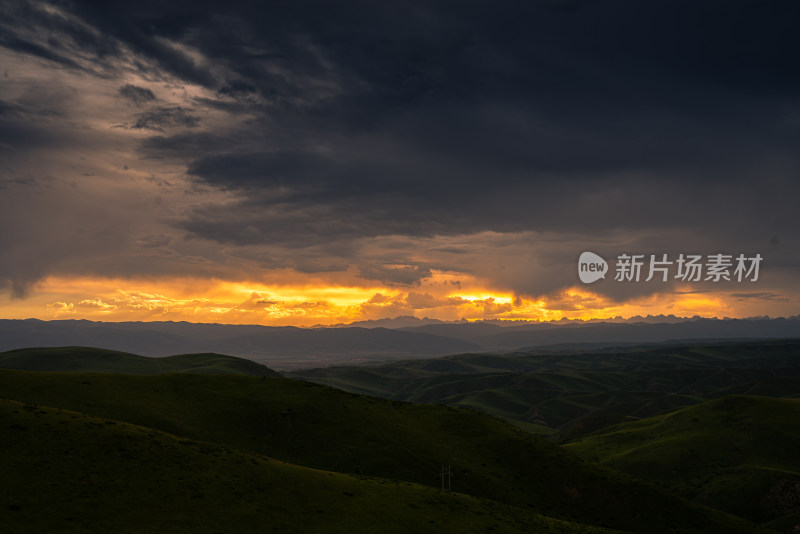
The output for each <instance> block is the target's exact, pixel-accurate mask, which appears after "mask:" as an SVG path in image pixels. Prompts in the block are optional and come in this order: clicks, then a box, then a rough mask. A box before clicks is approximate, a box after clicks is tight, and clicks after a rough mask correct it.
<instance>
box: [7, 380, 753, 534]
mask: <svg viewBox="0 0 800 534" xmlns="http://www.w3.org/2000/svg"><path fill="white" fill-rule="evenodd" d="M0 395H1V396H3V397H6V398H9V399H14V400H18V401H22V402H28V403H36V404H39V405H48V406H56V407H59V408H64V409H70V410H76V411H82V412H85V413H88V414H92V415H95V416H99V417H102V418H106V419H113V420H119V421H126V422H129V423H133V424H137V425H141V426H146V427H150V428H155V429H159V430H161V431H165V432H168V433H170V434H173V435H178V436H182V437H186V438H189V439H193V440H200V441H204V442H211V443H217V444H221V445H223V446H225V447H231V448H236V449H239V450H243V451H250V452H255V453H258V454H264V455H267V456H271V457H273V458H276V459H280V460H283V461H288V462H291V463H293V464H299V465H305V466H309V467H314V468H317V469H324V470H330V471H337V472H345V473H353V474H361V475H369V476H380V477H384V478H391V479H395V480H405V481H409V482H415V483H421V484H426V485H430V486H438V485H439V484H440V480H439V478H438V476H439V474H440V468H441V465H442V464H450V465H452V466H453V468H454V471H455V477H454V480H453V482H452V487H453V490H454V491H457V492H461V493H468V494H470V495H473V496H476V497H480V498H487V499H491V500H494V501H497V502H501V503H504V504H508V505H512V506H517V507H521V508H526V509H530V510H532V511H534V512H537V513H540V514H543V515H546V516H549V517H556V518H560V519H566V520H571V521H577V522H581V523H588V524H593V525H598V526H609V527H612V528H617V529H621V530H628V531H632V532H672V531H674V530H676V529H677V530H679V531H681V532H698V533H700V532H702V533H713V532H720V533H722V532H724V533H733V532H741V533H745V532H747V533H751V532H754V530H753V529H754V526H753V525H752V524H745V523H742V522H739V520H737V519H734V518H732V517H730V516H723V515H720V514H718V513H716V512H714V511H711V510H709V509H703V508H699V507H694V506H690V505H688V504H687V503H684V502H683V501H680V500H678V499H676V498H672V497H669V496H668V495H666V494H664V493H662V492H659V491H657V490H655V489H653V488H650V487H648V486H646V485H642V484H640V483H636V482H633V481H631V480H629V479H628V478H627V477H625V476H622V475H618V474H616V473H614V472H613V471H611V470H607V469H604V468H600V467H596V466H594V465H592V464H591V463H589V462H587V461H584V460H581V459H580V458H578V457H577V456H574V455H573V454H571V453H569V452H567V451H564V450H563V449H561V448H560V447H558V446H557V445H555V444H552V443H549V442H547V441H544V440H542V439H540V438H537V437H535V436H532V435H530V434H527V433H524V432H521V431H519V430H517V429H515V428H513V427H511V426H509V425H507V424H505V423H503V422H501V421H498V420H497V419H494V418H492V417H490V416H487V415H484V414H480V413H477V412H472V411H468V410H463V409H455V408H449V407H442V406H430V405H412V404H406V403H399V402H391V401H384V400H381V399H375V398H369V397H363V396H357V395H352V394H348V393H345V392H342V391H338V390H332V389H329V388H324V387H321V386H317V385H314V384H310V383H304V382H297V381H292V380H287V379H281V378H253V377H245V376H210V375H188V374H172V375H153V376H132V375H99V374H95V375H87V374H78V373H69V374H65V373H60V374H51V373H31V372H24V371H0Z"/></svg>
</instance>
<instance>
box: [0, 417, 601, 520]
mask: <svg viewBox="0 0 800 534" xmlns="http://www.w3.org/2000/svg"><path fill="white" fill-rule="evenodd" d="M0 428H3V439H2V440H0V480H2V481H3V484H2V485H0V523H2V531H3V532H4V533H5V534H15V533H24V534H28V533H31V532H80V533H84V532H118V533H141V532H170V533H182V532H186V533H193V534H194V533H223V532H224V533H242V532H275V533H291V532H303V533H305V532H325V533H328V532H342V533H349V532H365V533H367V532H368V533H374V532H397V533H405V532H432V533H433V532H437V533H438V532H507V533H516V532H532V533H533V532H537V533H539V532H541V533H545V534H548V533H552V534H556V533H567V532H575V533H586V534H590V533H598V534H599V533H601V532H610V531H605V530H602V529H598V528H592V527H587V526H582V525H577V524H572V523H566V522H562V521H556V520H553V519H549V518H545V517H542V516H539V515H536V514H534V513H533V512H531V511H529V510H522V509H517V508H513V507H510V506H504V505H501V504H497V503H494V502H491V501H487V500H481V499H476V498H474V497H470V496H466V495H460V494H455V493H451V494H446V493H442V492H440V491H437V490H435V489H432V488H429V487H426V486H421V485H418V484H410V483H404V482H394V481H389V480H382V479H367V478H364V477H354V476H351V475H343V474H339V473H332V472H325V471H318V470H314V469H310V468H306V467H300V466H295V465H291V464H286V463H283V462H279V461H275V460H270V459H268V458H265V457H263V456H260V455H256V454H252V453H247V452H244V451H240V450H233V449H230V448H226V447H223V446H219V445H213V444H209V443H202V442H197V441H192V440H187V439H183V438H177V437H175V436H172V435H169V434H166V433H163V432H159V431H156V430H153V429H149V428H144V427H139V426H134V425H130V424H126V423H122V422H119V421H113V420H108V419H102V418H97V417H90V416H87V415H84V414H81V413H78V412H71V411H67V410H60V409H54V408H48V407H43V406H35V405H31V404H23V403H19V402H14V401H0Z"/></svg>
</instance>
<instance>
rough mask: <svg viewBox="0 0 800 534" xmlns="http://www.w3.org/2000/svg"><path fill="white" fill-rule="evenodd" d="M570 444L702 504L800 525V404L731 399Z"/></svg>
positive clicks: (612, 430) (596, 459)
mask: <svg viewBox="0 0 800 534" xmlns="http://www.w3.org/2000/svg"><path fill="white" fill-rule="evenodd" d="M566 447H567V448H568V449H569V450H571V451H574V452H576V453H578V454H581V455H582V456H584V457H586V458H588V459H591V460H593V461H599V462H601V463H602V464H604V465H607V466H609V467H612V468H614V469H616V470H619V471H622V472H625V473H629V474H631V475H633V476H636V477H639V478H643V479H647V480H650V481H656V482H658V483H659V484H660V485H661V486H662V487H664V488H667V489H670V490H672V491H674V492H676V493H678V494H680V495H683V496H684V497H686V498H690V499H693V500H695V501H697V502H702V503H704V504H707V505H710V506H713V507H715V508H719V509H722V510H728V511H730V512H733V513H736V514H737V515H741V516H743V517H747V518H749V519H751V520H754V521H759V522H767V521H775V520H779V519H780V518H782V517H784V516H787V517H788V518H789V520H790V521H794V522H796V523H797V524H799V525H800V457H798V455H797V451H800V400H794V399H792V400H789V399H771V398H764V397H745V396H731V397H725V398H722V399H718V400H714V401H711V402H706V403H703V404H700V405H697V406H692V407H689V408H684V409H682V410H678V411H676V412H673V413H669V414H665V415H661V416H658V417H652V418H649V419H644V420H641V421H636V422H631V423H626V424H622V425H617V426H613V427H610V428H607V429H604V430H602V431H600V432H598V433H595V434H590V435H588V436H585V437H583V438H581V439H579V440H577V441H575V442H573V443H570V444H568V445H567V446H566ZM792 518H793V519H792Z"/></svg>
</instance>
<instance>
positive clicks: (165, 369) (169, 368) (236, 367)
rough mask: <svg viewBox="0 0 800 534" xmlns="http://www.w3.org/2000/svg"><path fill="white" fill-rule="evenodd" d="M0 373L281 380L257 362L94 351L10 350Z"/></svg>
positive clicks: (1, 355)
mask: <svg viewBox="0 0 800 534" xmlns="http://www.w3.org/2000/svg"><path fill="white" fill-rule="evenodd" d="M0 369H18V370H25V371H51V372H85V373H125V374H137V375H152V374H160V373H202V374H243V375H252V376H280V375H279V374H278V373H277V372H275V371H273V370H272V369H270V368H269V367H266V366H264V365H261V364H259V363H256V362H254V361H251V360H246V359H243V358H235V357H233V356H225V355H223V354H213V353H204V354H181V355H177V356H167V357H163V358H147V357H145V356H137V355H136V354H129V353H127V352H118V351H114V350H106V349H95V348H91V347H45V348H30V349H17V350H10V351H7V352H3V353H0Z"/></svg>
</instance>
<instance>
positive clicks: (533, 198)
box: [0, 0, 800, 295]
mask: <svg viewBox="0 0 800 534" xmlns="http://www.w3.org/2000/svg"><path fill="white" fill-rule="evenodd" d="M32 5H33V4H27V3H24V2H13V3H9V4H8V5H7V7H6V8H4V9H6V13H7V14H9V16H11V15H13V16H14V18H16V19H17V24H13V25H12V24H8V23H6V24H4V29H5V30H6V32H4V37H3V39H4V41H3V43H4V46H6V47H7V48H10V49H13V50H17V51H20V52H24V53H26V54H30V55H34V56H37V57H40V58H43V59H47V60H50V61H54V62H56V63H58V64H60V65H61V66H62V67H63V68H67V69H82V70H86V69H95V70H98V71H102V72H106V73H108V72H119V71H120V70H121V66H120V65H122V64H123V63H125V64H126V65H129V67H128V68H130V69H133V70H137V69H138V71H139V72H140V73H142V74H143V75H150V74H152V73H151V72H150V71H149V70H148V69H158V70H159V71H160V72H164V73H167V74H168V75H169V76H172V77H174V79H176V80H178V81H180V82H182V83H186V84H196V85H199V86H202V87H203V88H205V89H206V90H207V94H206V95H205V96H197V97H194V100H193V103H192V104H191V106H192V108H193V110H191V111H190V110H189V109H187V108H184V107H166V106H160V107H156V108H153V109H147V110H145V111H143V112H142V113H139V114H138V115H136V116H135V118H134V119H133V122H132V123H130V126H131V127H133V128H137V129H143V130H153V131H165V130H166V131H167V132H168V133H166V134H163V135H158V136H153V137H151V138H149V139H145V140H143V141H142V142H141V145H140V147H139V150H140V154H141V155H143V156H144V157H148V158H151V159H154V160H155V159H163V160H169V161H181V162H183V163H184V164H185V166H186V170H187V174H188V175H189V176H190V177H191V179H192V180H194V181H195V182H196V183H197V184H199V185H201V186H204V187H210V188H212V189H219V190H221V191H225V192H227V193H228V194H229V195H230V196H231V198H229V199H227V200H226V201H225V202H219V203H208V204H198V205H196V206H194V207H193V208H192V209H191V210H189V211H188V212H184V213H181V215H180V216H176V218H175V219H173V221H172V222H173V224H174V225H175V226H176V227H178V228H180V229H181V230H183V231H186V232H188V233H189V235H191V236H199V237H202V238H206V239H209V240H212V241H217V242H220V243H225V244H233V245H236V246H255V245H276V246H279V247H284V248H286V249H291V250H294V251H298V250H300V249H303V248H309V249H310V248H313V247H317V246H319V245H320V244H322V243H331V242H337V243H340V244H342V243H345V242H347V241H352V240H358V239H370V238H377V237H380V236H397V235H401V236H414V237H428V236H454V235H459V234H471V233H477V232H483V231H493V232H521V231H539V232H551V233H552V232H562V233H563V234H564V235H569V236H571V237H570V239H572V240H573V242H574V243H575V247H577V246H578V245H580V246H581V247H584V246H591V245H592V243H593V242H596V241H599V242H600V243H599V244H598V245H597V247H596V248H598V251H599V252H602V253H604V254H612V253H617V252H623V250H619V248H620V247H640V248H641V249H647V250H646V252H653V253H658V252H665V253H666V252H692V251H690V250H682V249H681V247H684V246H689V245H692V246H695V247H697V249H702V250H703V251H708V252H711V250H708V249H709V247H719V248H720V249H723V248H724V249H726V250H727V249H731V252H734V253H736V252H747V253H751V252H755V251H756V249H757V248H758V247H761V246H762V245H765V244H767V243H770V242H772V240H773V239H779V242H778V244H775V245H771V248H770V252H771V254H772V256H771V261H772V262H774V263H773V265H781V266H783V267H784V268H787V269H797V265H798V264H797V254H796V253H795V252H794V250H796V248H797V247H796V246H795V245H796V244H797V242H798V238H800V235H799V234H798V232H799V230H798V229H799V228H800V220H799V219H798V215H797V214H796V213H797V212H796V210H795V209H794V206H793V204H794V202H795V200H794V199H795V198H797V196H798V195H799V194H800V181H799V180H797V178H796V176H797V173H798V171H800V161H798V156H797V155H796V152H797V150H796V147H797V146H798V142H800V101H798V99H797V96H796V95H797V94H799V93H798V91H800V72H799V71H798V70H797V69H795V68H794V62H795V58H796V56H797V53H798V52H800V34H798V32H796V31H795V28H794V27H793V24H794V21H796V20H797V19H798V16H800V4H797V3H794V2H770V3H761V2H745V1H733V2H731V1H725V2H722V1H711V2H702V3H698V2H690V1H666V0H664V1H656V2H623V1H612V2H580V1H559V0H551V1H541V2H527V3H521V2H504V3H495V2H441V1H440V2H411V1H407V2H347V3H333V2H322V1H320V2H277V1H276V2H266V3H258V4H254V3H239V2H226V3H223V4H220V3H208V4H203V3H202V2H201V3H198V2H181V1H176V2H170V3H168V4H164V3H161V2H147V1H145V2H135V3H131V2H123V1H110V2H103V3H93V2H92V3H90V2H76V3H75V4H71V5H69V6H66V4H65V5H63V6H62V8H61V9H62V14H57V13H56V14H54V13H51V12H49V11H46V10H43V9H37V8H35V7H31V6H32ZM59 5H60V4H59ZM37 36H38V37H37ZM43 36H46V37H43ZM86 58H89V59H90V60H91V61H87V59H86ZM120 94H122V95H123V96H125V97H126V98H128V99H130V100H131V101H133V102H135V103H140V104H143V103H147V102H151V101H153V100H154V98H155V95H154V94H153V93H152V92H151V91H150V90H149V89H144V88H141V87H136V86H133V85H124V86H123V87H122V88H120ZM151 97H152V98H151ZM212 97H213V98H212ZM8 109H9V110H11V111H9V113H14V111H13V110H12V109H11V108H8ZM209 110H210V111H213V112H215V113H221V114H223V115H224V116H225V120H223V121H218V122H216V123H214V124H215V125H214V127H211V126H208V127H205V125H207V124H210V121H208V120H206V119H205V118H204V116H203V113H204V112H205V111H209ZM172 127H180V128H181V131H171V130H168V128H172ZM187 127H189V128H194V127H197V128H196V130H197V131H192V132H186V131H183V130H182V129H183V128H187ZM201 127H202V130H203V131H199V130H200V129H201ZM0 133H2V132H0ZM611 236H615V237H614V238H613V239H612V238H611ZM614 239H615V240H614ZM601 245H602V246H601ZM604 247H605V248H604ZM342 250H343V252H341V256H342V257H343V258H346V257H347V255H348V254H349V255H351V256H350V257H349V259H350V260H352V261H353V262H354V263H358V261H359V259H358V254H359V252H358V250H357V249H353V248H346V249H342ZM547 250H549V252H551V253H554V254H556V253H557V254H558V258H559V259H560V263H559V262H556V261H553V262H552V264H551V265H548V266H547V268H546V269H543V270H542V272H541V276H540V277H539V278H538V279H537V280H535V281H530V282H527V283H526V282H524V281H523V280H524V277H525V276H529V275H527V274H525V273H519V274H515V275H514V277H516V279H515V281H514V286H515V287H517V288H519V290H520V291H522V292H529V293H531V294H535V293H537V292H538V293H540V292H546V291H548V290H552V289H555V288H558V287H563V286H564V285H565V284H568V283H569V280H570V278H568V277H567V276H566V275H565V274H563V273H564V272H565V266H567V265H569V266H571V265H572V264H573V263H574V257H575V256H576V255H577V253H579V252H580V251H579V250H574V251H573V250H571V249H569V250H561V249H560V250H558V251H556V250H554V249H547ZM630 251H634V250H633V249H632V248H631V249H630ZM643 251H644V250H643ZM297 262H298V263H297V265H300V262H301V260H297ZM329 263H330V262H324V261H317V260H316V259H314V258H311V259H309V261H308V263H307V265H308V266H309V267H307V270H309V271H313V270H314V269H315V268H317V267H315V266H323V265H328V264H329ZM333 263H335V264H336V265H337V266H338V265H340V264H339V263H338V262H336V261H334V262H333ZM392 265H394V264H393V263H392V261H391V260H389V259H386V261H385V262H384V261H383V260H382V261H377V262H365V263H364V264H363V265H360V266H359V270H360V272H361V274H362V276H363V277H364V278H367V279H370V280H380V281H383V282H386V283H390V282H392V281H395V282H398V283H413V282H414V281H416V280H418V279H419V278H420V277H424V276H425V275H426V273H427V272H428V271H427V270H426V269H428V267H426V266H424V265H422V264H417V263H413V262H408V263H403V262H399V263H398V265H399V267H394V266H392ZM387 266H389V267H387ZM298 268H300V269H301V270H302V267H298ZM320 268H322V267H320ZM498 276H499V275H498ZM570 276H571V277H573V278H574V276H573V275H572V274H570ZM607 286H608V284H607ZM648 290H649V289H648ZM609 291H611V290H610V289H609ZM614 291H616V292H617V293H618V294H619V295H627V293H626V292H628V291H630V292H636V291H640V292H641V291H647V290H645V289H643V287H642V286H638V287H637V288H635V289H634V288H631V289H624V288H622V289H621V288H616V289H614Z"/></svg>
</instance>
